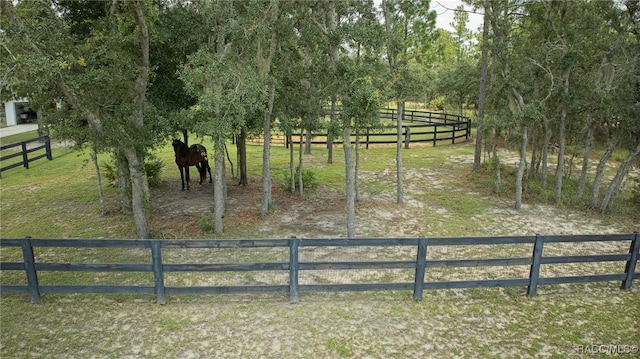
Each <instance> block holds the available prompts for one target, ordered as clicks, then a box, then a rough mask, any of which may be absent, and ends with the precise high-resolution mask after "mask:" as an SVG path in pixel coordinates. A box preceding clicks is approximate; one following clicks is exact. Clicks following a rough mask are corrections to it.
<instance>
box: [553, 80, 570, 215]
mask: <svg viewBox="0 0 640 359" xmlns="http://www.w3.org/2000/svg"><path fill="white" fill-rule="evenodd" d="M563 77H564V79H563V92H564V99H563V101H562V112H561V114H560V125H559V127H560V128H559V130H558V137H559V138H558V140H559V142H560V143H559V147H560V148H559V149H558V167H557V168H556V190H555V200H556V205H558V204H560V203H561V202H562V179H563V178H564V177H563V176H564V153H565V150H566V144H565V127H566V122H567V104H565V101H567V98H568V97H569V70H566V71H565V74H564V76H563Z"/></svg>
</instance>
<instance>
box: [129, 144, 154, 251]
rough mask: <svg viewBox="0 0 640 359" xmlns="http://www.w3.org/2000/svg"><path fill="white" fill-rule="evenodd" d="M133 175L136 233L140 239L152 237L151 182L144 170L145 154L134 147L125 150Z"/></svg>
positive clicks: (133, 208)
mask: <svg viewBox="0 0 640 359" xmlns="http://www.w3.org/2000/svg"><path fill="white" fill-rule="evenodd" d="M125 157H126V159H127V162H128V164H129V173H130V175H131V209H132V211H133V221H134V223H135V226H136V233H137V234H138V238H140V239H149V238H151V233H150V231H149V224H148V223H149V221H148V215H149V214H150V213H151V209H150V202H149V184H148V182H147V174H146V172H145V170H144V155H142V154H140V153H138V152H137V151H135V150H133V149H126V150H125Z"/></svg>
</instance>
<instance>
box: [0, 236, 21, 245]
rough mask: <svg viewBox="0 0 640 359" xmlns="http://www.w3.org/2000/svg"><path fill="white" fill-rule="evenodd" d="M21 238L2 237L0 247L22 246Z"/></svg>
mask: <svg viewBox="0 0 640 359" xmlns="http://www.w3.org/2000/svg"><path fill="white" fill-rule="evenodd" d="M22 242H24V239H23V238H2V239H0V247H22Z"/></svg>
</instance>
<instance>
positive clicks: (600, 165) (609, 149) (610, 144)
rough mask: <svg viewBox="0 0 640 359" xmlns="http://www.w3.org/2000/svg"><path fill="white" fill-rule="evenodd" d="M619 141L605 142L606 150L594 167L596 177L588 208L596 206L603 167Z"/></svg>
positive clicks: (610, 140)
mask: <svg viewBox="0 0 640 359" xmlns="http://www.w3.org/2000/svg"><path fill="white" fill-rule="evenodd" d="M618 143H619V140H618V139H612V138H609V140H608V141H607V150H606V151H605V152H604V154H603V155H602V158H600V162H598V167H596V176H595V178H594V179H593V190H592V192H591V202H590V204H589V208H591V209H594V208H596V207H597V206H598V197H599V196H600V184H601V183H602V176H603V175H604V166H605V165H606V164H607V161H609V159H610V158H611V155H613V150H615V148H616V147H617V146H618Z"/></svg>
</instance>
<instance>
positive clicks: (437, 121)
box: [257, 108, 471, 148]
mask: <svg viewBox="0 0 640 359" xmlns="http://www.w3.org/2000/svg"><path fill="white" fill-rule="evenodd" d="M329 111H330V110H329V109H325V113H326V114H327V116H328V115H329ZM339 114H340V109H339V108H338V109H336V115H339ZM379 117H380V119H381V120H383V121H396V120H397V118H398V111H397V110H396V109H391V108H381V109H380V110H379ZM402 122H403V123H405V125H403V126H402V134H401V136H402V139H403V140H402V141H403V143H404V146H405V148H409V146H410V144H411V143H430V144H431V145H432V146H436V145H437V144H438V143H439V142H447V143H451V144H455V143H456V142H461V141H467V140H469V138H471V120H470V119H469V118H468V117H465V116H459V115H454V114H448V113H442V112H432V111H423V110H405V112H404V114H403V117H402ZM383 123H384V122H383ZM384 128H387V129H389V131H390V132H384V131H380V130H375V131H374V130H370V129H364V130H363V131H364V133H360V134H359V135H360V136H361V137H362V142H363V143H364V145H365V146H366V148H369V145H370V144H393V143H397V133H396V131H395V130H396V126H395V125H389V126H383V129H384ZM276 132H277V131H276ZM353 136H356V134H353ZM301 137H304V136H301V135H300V134H296V135H294V136H291V138H287V137H286V136H284V135H282V134H279V135H277V136H276V137H272V139H271V141H272V143H280V144H283V145H284V146H289V144H290V143H292V144H294V145H297V144H300V138H301ZM326 138H327V134H326V133H315V135H314V139H312V140H311V143H312V144H326V143H327V140H326ZM257 140H258V142H259V141H260V139H257ZM352 140H353V139H352ZM302 141H303V143H304V142H305V141H306V140H305V139H303V140H302ZM333 143H334V144H336V145H339V144H341V143H342V140H341V139H339V138H338V139H335V140H334V142H333Z"/></svg>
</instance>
